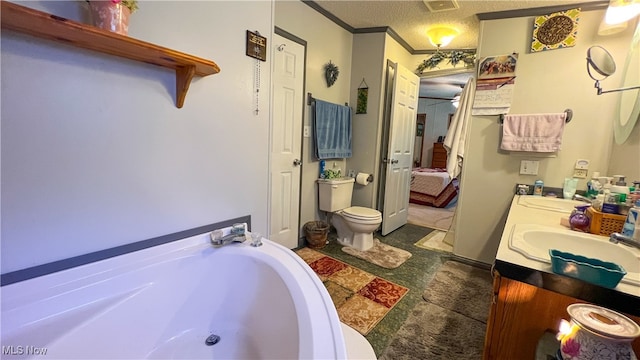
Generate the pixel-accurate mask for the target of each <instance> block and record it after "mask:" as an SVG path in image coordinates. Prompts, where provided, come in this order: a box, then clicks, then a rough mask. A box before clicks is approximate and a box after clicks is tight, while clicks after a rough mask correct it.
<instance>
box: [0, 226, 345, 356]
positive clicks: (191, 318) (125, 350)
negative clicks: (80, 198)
mask: <svg viewBox="0 0 640 360" xmlns="http://www.w3.org/2000/svg"><path fill="white" fill-rule="evenodd" d="M249 243H250V241H246V242H245V243H236V244H231V245H226V246H223V247H221V248H213V247H212V246H211V243H210V241H209V234H208V233H205V234H201V235H197V236H193V237H190V238H186V239H182V240H178V241H174V242H171V243H167V244H163V245H158V246H154V247H151V248H148V249H144V250H140V251H136V252H132V253H128V254H124V255H120V256H117V257H113V258H109V259H105V260H102V261H97V262H94V263H90V264H86V265H82V266H78V267H75V268H71V269H68V270H64V271H60V272H56V273H53V274H49V275H45V276H40V277H37V278H34V279H30V280H25V281H22V282H17V283H14V284H10V285H6V286H3V287H2V293H1V294H2V320H1V324H2V336H1V338H2V358H3V359H22V358H40V359H42V358H46V359H57V358H58V359H62V358H64V359H74V358H75V359H95V358H102V359H125V358H126V359H143V358H149V359H160V358H164V359H166V358H180V359H199V358H200V359H202V358H207V359H345V358H346V357H347V355H346V346H345V341H344V336H343V332H342V328H341V323H340V321H339V319H338V315H337V313H336V310H335V307H334V306H333V303H332V301H331V298H330V297H329V295H328V293H327V291H326V289H325V288H324V286H323V284H322V283H321V282H320V280H319V279H318V277H317V276H316V275H315V274H314V273H313V271H312V270H311V269H310V268H309V267H308V266H307V265H306V264H305V263H304V261H302V260H301V259H300V258H299V257H298V256H297V255H296V254H295V253H293V252H292V251H290V250H289V249H286V248H284V247H282V246H280V245H278V244H276V243H274V242H271V241H269V240H266V239H263V246H261V247H252V246H250V245H249ZM212 334H213V335H217V336H219V341H218V342H217V343H216V344H215V345H208V344H206V339H207V338H209V337H210V335H212Z"/></svg>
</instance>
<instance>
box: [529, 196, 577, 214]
mask: <svg viewBox="0 0 640 360" xmlns="http://www.w3.org/2000/svg"><path fill="white" fill-rule="evenodd" d="M519 196H520V197H519V198H518V205H522V206H526V207H529V208H534V209H540V210H548V211H555V212H560V213H566V214H571V212H572V211H573V209H574V208H575V207H576V205H585V204H586V203H584V202H582V201H576V200H568V199H560V198H552V197H543V196H532V195H519Z"/></svg>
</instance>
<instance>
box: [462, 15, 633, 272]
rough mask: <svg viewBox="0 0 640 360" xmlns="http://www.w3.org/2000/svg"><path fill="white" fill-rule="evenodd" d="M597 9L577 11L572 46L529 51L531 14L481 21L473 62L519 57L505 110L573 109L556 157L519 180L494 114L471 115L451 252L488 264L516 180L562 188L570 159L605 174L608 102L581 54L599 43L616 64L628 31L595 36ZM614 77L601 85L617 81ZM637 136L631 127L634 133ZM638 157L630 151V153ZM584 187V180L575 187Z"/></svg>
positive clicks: (609, 118) (609, 131) (608, 146)
mask: <svg viewBox="0 0 640 360" xmlns="http://www.w3.org/2000/svg"><path fill="white" fill-rule="evenodd" d="M603 15H604V12H603V11H589V12H582V14H581V15H580V23H579V30H578V40H577V43H576V46H575V47H572V48H566V49H559V50H553V51H545V52H540V53H529V52H528V48H529V46H530V38H531V31H532V21H533V18H532V17H527V18H514V19H503V20H491V21H483V22H481V37H480V46H479V49H478V53H479V57H480V58H482V57H483V56H490V55H501V54H508V53H511V52H513V51H515V52H517V53H519V54H520V56H519V59H518V65H517V70H516V75H517V78H516V83H515V91H514V95H513V103H512V107H511V111H510V113H512V114H522V113H545V112H561V111H563V110H564V109H566V108H570V109H573V112H574V116H573V120H572V121H571V122H570V123H569V124H567V126H566V128H565V131H564V136H563V145H562V151H560V152H559V153H558V156H557V157H555V158H539V159H538V160H539V161H540V168H539V172H538V175H537V176H525V175H519V166H520V160H522V159H528V157H519V156H516V155H511V154H508V153H504V152H501V151H499V150H498V147H499V139H500V131H501V128H500V125H499V123H498V117H497V116H473V117H472V118H471V126H470V129H469V134H470V135H469V137H468V139H469V140H468V143H467V150H466V151H465V154H466V157H465V160H464V167H463V170H462V181H461V194H460V201H459V208H458V210H459V211H458V214H457V228H456V240H455V244H454V253H455V254H457V255H459V256H462V257H466V258H469V259H474V260H478V261H482V262H485V263H491V262H493V261H494V259H495V251H496V249H497V246H498V243H499V241H500V236H501V234H502V231H503V226H504V222H505V220H506V214H507V211H508V207H509V204H510V202H511V199H512V197H513V193H514V187H515V184H516V183H533V182H534V181H535V180H536V179H542V180H544V182H545V185H546V186H553V187H560V188H561V187H562V183H563V179H564V178H565V177H570V176H571V175H572V169H573V166H574V164H575V161H576V159H578V158H583V159H589V160H591V165H590V168H589V171H590V173H591V172H592V171H600V172H601V173H605V172H607V169H608V167H609V161H608V160H609V155H610V153H611V144H612V114H613V113H614V106H615V99H614V98H613V97H606V96H602V95H601V96H598V95H596V91H595V89H594V88H593V81H592V80H591V79H590V78H589V77H588V75H587V74H586V70H585V54H586V50H587V48H588V47H589V46H591V45H593V44H601V45H604V46H605V47H606V48H607V49H609V51H610V52H611V53H612V54H613V56H614V57H615V58H616V59H624V57H625V54H626V52H627V49H628V48H629V43H630V39H631V33H632V30H633V29H628V30H627V31H626V32H624V33H622V34H618V35H613V36H609V37H600V36H598V35H597V34H596V31H597V28H598V24H599V23H600V20H601V19H602V17H603ZM620 76H621V75H620V74H616V75H615V76H612V78H610V79H609V80H607V83H610V84H615V83H617V82H619V81H620ZM636 131H637V130H636ZM635 154H636V159H637V154H638V152H637V150H636V152H635ZM578 187H579V188H580V189H584V188H585V180H581V181H580V182H579V185H578Z"/></svg>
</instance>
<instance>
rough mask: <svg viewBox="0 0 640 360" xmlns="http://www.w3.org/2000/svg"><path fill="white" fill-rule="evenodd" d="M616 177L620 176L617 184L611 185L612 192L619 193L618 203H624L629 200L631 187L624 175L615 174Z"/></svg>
mask: <svg viewBox="0 0 640 360" xmlns="http://www.w3.org/2000/svg"><path fill="white" fill-rule="evenodd" d="M614 177H616V178H618V181H616V184H615V185H613V186H611V193H613V194H618V203H622V204H624V203H626V202H627V196H628V195H629V188H628V187H627V183H626V182H625V181H624V175H614Z"/></svg>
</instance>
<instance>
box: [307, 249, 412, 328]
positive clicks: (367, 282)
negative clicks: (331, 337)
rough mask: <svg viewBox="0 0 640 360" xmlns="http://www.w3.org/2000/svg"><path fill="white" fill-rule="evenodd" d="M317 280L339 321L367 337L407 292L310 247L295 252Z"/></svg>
mask: <svg viewBox="0 0 640 360" xmlns="http://www.w3.org/2000/svg"><path fill="white" fill-rule="evenodd" d="M296 253H297V254H298V256H300V257H301V258H302V259H303V260H304V261H305V262H306V263H307V264H309V266H310V267H311V269H313V271H315V273H316V274H318V276H319V277H320V280H321V281H322V283H323V284H324V285H325V287H326V288H327V290H328V291H329V295H331V299H332V300H333V304H334V305H335V307H336V309H337V310H338V316H339V317H340V321H342V322H343V323H345V324H347V325H349V326H351V327H352V328H354V329H356V330H357V331H358V332H359V333H361V334H362V335H367V334H368V333H369V331H371V329H373V327H374V326H376V324H377V323H378V322H380V320H382V318H384V317H385V315H387V313H388V312H389V311H390V310H391V309H392V308H393V307H394V306H395V305H396V304H397V303H398V302H399V301H400V300H401V299H402V297H404V296H405V295H406V294H407V292H408V291H409V289H407V288H406V287H404V286H400V285H397V284H394V283H392V282H390V281H387V280H385V279H382V278H380V277H377V276H375V275H372V274H370V273H368V272H365V271H362V270H360V269H358V268H355V267H353V266H351V265H348V264H345V263H343V262H342V261H339V260H336V259H334V258H332V257H330V256H326V255H324V254H322V253H320V252H318V251H315V250H312V249H310V248H302V249H300V250H298V251H297V252H296Z"/></svg>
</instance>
